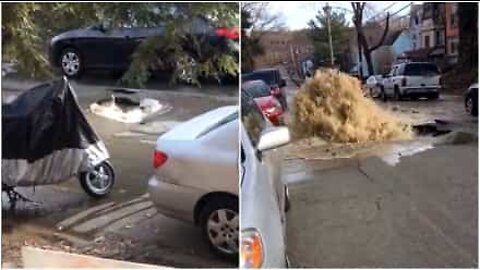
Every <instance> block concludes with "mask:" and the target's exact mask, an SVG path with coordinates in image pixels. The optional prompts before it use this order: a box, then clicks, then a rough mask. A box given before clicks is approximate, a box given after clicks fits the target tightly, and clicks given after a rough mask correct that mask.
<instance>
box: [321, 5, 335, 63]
mask: <svg viewBox="0 0 480 270" xmlns="http://www.w3.org/2000/svg"><path fill="white" fill-rule="evenodd" d="M331 10H332V8H331V7H330V6H329V5H328V3H327V4H326V5H325V6H324V7H323V11H325V14H326V15H327V28H328V44H329V45H330V64H331V66H332V67H333V66H334V65H335V59H333V42H332V28H331V26H330V11H331Z"/></svg>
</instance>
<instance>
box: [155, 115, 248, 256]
mask: <svg viewBox="0 0 480 270" xmlns="http://www.w3.org/2000/svg"><path fill="white" fill-rule="evenodd" d="M237 165H238V108H237V106H226V107H221V108H218V109H214V110H212V111H208V112H206V113H204V114H201V115H199V116H197V117H194V118H192V119H191V120H188V121H186V122H184V123H182V124H179V125H178V126H176V127H175V128H173V129H172V130H170V131H168V132H166V133H165V134H163V135H162V136H160V138H158V140H157V143H156V146H155V149H154V154H153V167H154V169H155V173H154V175H153V176H152V177H151V178H150V180H149V182H148V192H149V194H150V198H151V199H152V201H153V202H154V204H155V205H156V206H157V208H158V211H159V212H160V213H162V214H164V215H166V216H169V217H173V218H177V219H180V220H184V221H187V222H190V223H192V224H195V225H197V226H199V227H200V228H201V230H202V234H203V236H204V237H205V239H206V240H207V241H208V243H209V245H210V247H211V248H212V250H213V251H214V252H215V253H217V254H219V255H221V256H223V257H227V258H231V259H237V258H238V231H239V227H238V166H237Z"/></svg>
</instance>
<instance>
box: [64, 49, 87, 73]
mask: <svg viewBox="0 0 480 270" xmlns="http://www.w3.org/2000/svg"><path fill="white" fill-rule="evenodd" d="M59 60H60V67H61V69H62V72H63V74H65V76H67V77H69V78H78V77H80V76H81V75H82V73H83V61H82V57H81V56H80V53H79V52H78V50H76V49H74V48H66V49H65V50H63V51H62V53H61V55H60V58H59Z"/></svg>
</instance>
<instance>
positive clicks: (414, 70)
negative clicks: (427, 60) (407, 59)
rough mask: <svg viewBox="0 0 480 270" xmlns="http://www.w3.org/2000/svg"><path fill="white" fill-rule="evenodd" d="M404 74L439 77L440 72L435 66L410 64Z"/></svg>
mask: <svg viewBox="0 0 480 270" xmlns="http://www.w3.org/2000/svg"><path fill="white" fill-rule="evenodd" d="M404 74H405V75H407V76H432V75H438V74H440V72H439V70H438V67H437V66H436V65H434V64H408V65H407V66H406V67H405V73H404Z"/></svg>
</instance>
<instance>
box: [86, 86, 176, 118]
mask: <svg viewBox="0 0 480 270" xmlns="http://www.w3.org/2000/svg"><path fill="white" fill-rule="evenodd" d="M109 92H110V93H109V94H110V96H107V97H105V98H102V99H100V100H98V101H96V102H95V103H92V104H91V105H90V110H91V111H92V112H93V113H95V114H97V115H99V116H102V117H105V118H109V119H112V120H115V121H118V122H123V123H141V122H142V121H143V120H145V118H147V117H149V116H152V115H154V114H157V113H160V111H161V110H164V109H166V108H167V107H168V106H166V105H165V104H161V103H160V102H159V101H158V100H156V99H152V98H142V97H140V95H139V91H138V90H132V89H111V90H110V91H109Z"/></svg>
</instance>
